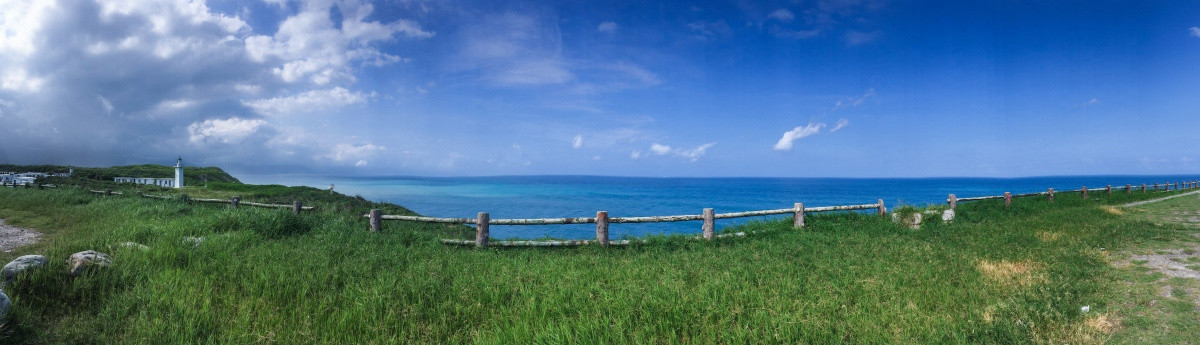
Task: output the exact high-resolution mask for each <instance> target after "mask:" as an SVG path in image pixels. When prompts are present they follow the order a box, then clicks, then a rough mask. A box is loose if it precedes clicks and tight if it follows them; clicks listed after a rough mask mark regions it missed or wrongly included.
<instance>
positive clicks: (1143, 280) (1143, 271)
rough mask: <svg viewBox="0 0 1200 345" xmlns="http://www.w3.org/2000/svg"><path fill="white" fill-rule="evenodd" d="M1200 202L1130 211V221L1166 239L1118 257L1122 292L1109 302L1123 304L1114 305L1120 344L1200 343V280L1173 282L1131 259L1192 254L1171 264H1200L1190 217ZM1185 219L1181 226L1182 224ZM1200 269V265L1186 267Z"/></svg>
mask: <svg viewBox="0 0 1200 345" xmlns="http://www.w3.org/2000/svg"><path fill="white" fill-rule="evenodd" d="M1198 210H1200V198H1197V197H1181V198H1174V199H1170V200H1166V201H1162V202H1157V203H1151V204H1145V205H1141V206H1138V207H1136V208H1132V209H1126V212H1128V214H1129V215H1128V216H1129V217H1130V218H1132V219H1136V220H1139V221H1141V222H1143V223H1144V224H1147V226H1152V227H1156V228H1159V229H1161V232H1162V233H1163V234H1165V235H1167V236H1163V237H1160V238H1154V239H1149V240H1147V241H1141V242H1137V243H1134V244H1132V245H1130V246H1128V247H1127V248H1125V250H1124V251H1122V252H1121V253H1118V254H1116V255H1115V260H1114V261H1115V262H1117V263H1118V266H1120V267H1121V268H1120V269H1117V270H1116V273H1115V277H1116V280H1117V281H1118V283H1119V286H1120V287H1121V288H1120V289H1116V290H1113V291H1111V292H1110V294H1111V295H1110V298H1111V299H1113V300H1120V301H1123V303H1121V304H1120V305H1117V306H1115V307H1116V308H1115V309H1116V310H1115V311H1116V313H1115V314H1116V315H1118V316H1119V317H1120V319H1121V323H1122V332H1118V333H1117V334H1116V335H1115V336H1114V340H1115V341H1116V342H1121V343H1130V344H1194V343H1195V342H1196V339H1200V323H1197V322H1196V320H1198V319H1200V310H1198V307H1197V305H1200V298H1197V296H1195V294H1196V292H1198V291H1200V281H1197V280H1195V279H1185V278H1177V277H1170V276H1167V275H1165V274H1163V273H1161V272H1157V271H1155V270H1153V269H1150V268H1148V267H1146V266H1145V265H1146V264H1147V263H1148V261H1147V260H1130V256H1131V255H1135V254H1140V255H1147V254H1175V253H1181V254H1186V255H1189V256H1188V257H1186V258H1178V259H1173V260H1172V261H1176V262H1181V263H1200V256H1197V255H1196V254H1197V248H1200V237H1197V236H1196V234H1197V233H1200V231H1198V229H1197V228H1198V225H1200V224H1197V223H1194V222H1190V221H1188V220H1187V218H1190V217H1194V216H1196V215H1198V214H1197V213H1196V212H1197V211H1198ZM1180 219H1182V220H1183V221H1180ZM1186 267H1188V268H1190V269H1192V270H1200V265H1186Z"/></svg>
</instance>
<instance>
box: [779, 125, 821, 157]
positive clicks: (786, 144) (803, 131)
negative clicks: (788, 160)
mask: <svg viewBox="0 0 1200 345" xmlns="http://www.w3.org/2000/svg"><path fill="white" fill-rule="evenodd" d="M822 127H825V124H824V123H812V122H810V123H809V124H808V125H806V126H798V127H796V128H792V130H790V131H787V132H784V133H783V137H782V138H779V142H777V143H775V149H776V150H779V151H788V150H791V149H792V142H794V141H796V140H800V139H801V138H804V137H808V136H811V135H814V134H817V133H820V132H821V128H822Z"/></svg>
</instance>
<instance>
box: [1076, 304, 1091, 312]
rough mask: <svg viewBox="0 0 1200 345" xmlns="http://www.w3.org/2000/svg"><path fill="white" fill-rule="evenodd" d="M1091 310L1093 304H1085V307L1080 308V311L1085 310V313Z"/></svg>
mask: <svg viewBox="0 0 1200 345" xmlns="http://www.w3.org/2000/svg"><path fill="white" fill-rule="evenodd" d="M1091 310H1092V306H1091V305H1085V306H1083V308H1079V311H1082V312H1085V313H1086V312H1089V311H1091Z"/></svg>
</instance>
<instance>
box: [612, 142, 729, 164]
mask: <svg viewBox="0 0 1200 345" xmlns="http://www.w3.org/2000/svg"><path fill="white" fill-rule="evenodd" d="M716 144H717V143H707V144H704V145H700V146H697V147H694V148H691V149H686V150H685V149H673V148H671V147H670V146H667V145H663V144H659V143H654V144H651V145H650V152H653V153H654V154H656V155H659V156H665V155H668V154H670V155H673V156H676V157H682V158H686V159H688V160H690V161H693V162H695V161H696V160H698V159H700V157H701V156H704V154H705V153H707V152H708V149H710V148H712V147H713V145H716ZM641 157H642V152H641V151H633V153H631V154H630V155H629V158H633V159H638V158H641Z"/></svg>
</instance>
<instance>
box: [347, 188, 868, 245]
mask: <svg viewBox="0 0 1200 345" xmlns="http://www.w3.org/2000/svg"><path fill="white" fill-rule="evenodd" d="M854 210H877V211H878V213H879V215H881V216H882V215H885V214H887V208H886V207H885V206H884V204H883V199H880V200H879V201H878V202H876V203H874V204H861V205H840V206H821V207H810V208H806V207H804V203H796V204H795V205H793V207H792V208H781V209H773V210H758V211H744V212H730V213H715V212H713V209H711V208H706V209H704V212H703V213H701V214H686V215H674V216H647V217H609V216H608V212H606V211H599V212H596V217H573V218H530V219H504V218H501V219H490V217H489V216H488V214H487V212H480V213H479V217H476V218H439V217H425V216H403V215H390V214H382V213H381V211H380V210H377V209H376V210H371V211H370V212H369V213H367V214H365V215H363V216H362V217H363V218H367V219H369V221H370V226H371V231H373V232H374V231H380V230H381V229H382V227H383V225H382V221H384V220H403V221H413V222H424V223H443V224H460V225H462V224H475V240H474V241H471V240H456V239H444V240H442V243H445V244H458V245H474V246H477V247H486V246H487V245H488V244H489V242H490V234H489V230H488V229H489V228H488V227H489V226H491V225H550V224H596V239H595V240H573V241H501V242H495V243H494V244H495V245H501V246H547V247H555V246H576V245H585V244H600V245H605V246H607V245H627V244H630V243H643V242H645V241H644V240H616V241H610V240H609V239H608V225H609V224H611V223H663V222H686V221H697V220H698V221H702V222H703V225H701V236H699V237H697V238H699V239H705V240H711V239H714V238H724V237H731V236H745V233H730V234H715V231H714V221H715V220H717V219H731V218H744V217H757V216H771V215H783V214H792V215H793V226H794V227H796V228H803V227H804V213H806V212H831V211H854Z"/></svg>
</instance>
